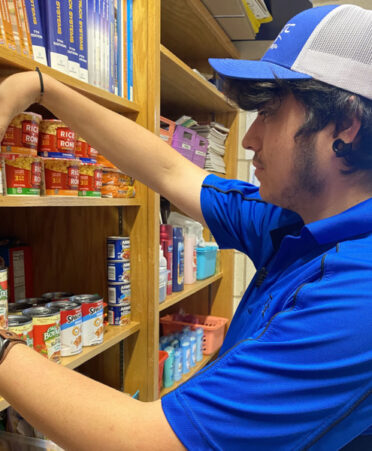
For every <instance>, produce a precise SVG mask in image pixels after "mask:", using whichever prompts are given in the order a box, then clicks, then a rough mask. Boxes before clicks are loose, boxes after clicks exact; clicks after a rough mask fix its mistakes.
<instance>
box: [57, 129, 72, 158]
mask: <svg viewBox="0 0 372 451" xmlns="http://www.w3.org/2000/svg"><path fill="white" fill-rule="evenodd" d="M56 136H57V149H58V150H59V151H60V152H68V153H74V149H75V132H73V131H72V130H70V129H69V128H67V127H63V128H57V134H56Z"/></svg>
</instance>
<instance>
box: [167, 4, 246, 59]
mask: <svg viewBox="0 0 372 451" xmlns="http://www.w3.org/2000/svg"><path fill="white" fill-rule="evenodd" d="M161 42H162V44H164V45H166V46H167V47H168V48H169V49H171V50H172V52H174V53H175V54H176V55H177V56H178V57H180V58H181V59H183V60H185V61H195V60H207V59H208V58H239V51H238V50H237V48H236V47H235V46H234V44H233V43H232V42H231V40H230V38H229V37H228V36H227V34H226V33H225V31H224V30H223V29H222V28H221V26H220V25H219V24H218V23H217V21H216V20H215V19H214V17H213V16H212V15H211V14H210V12H209V11H208V9H207V8H206V7H205V6H204V5H203V3H202V2H201V0H183V1H179V0H162V2H161ZM201 43H202V44H203V45H200V44H201Z"/></svg>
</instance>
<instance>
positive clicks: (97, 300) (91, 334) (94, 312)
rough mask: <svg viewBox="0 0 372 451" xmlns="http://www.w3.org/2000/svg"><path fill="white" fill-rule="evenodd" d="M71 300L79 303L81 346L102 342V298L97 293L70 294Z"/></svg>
mask: <svg viewBox="0 0 372 451" xmlns="http://www.w3.org/2000/svg"><path fill="white" fill-rule="evenodd" d="M71 300H72V302H76V303H78V304H80V305H81V313H82V315H83V346H93V345H97V344H100V343H102V342H103V299H102V298H101V296H99V295H98V294H80V295H76V296H72V298H71Z"/></svg>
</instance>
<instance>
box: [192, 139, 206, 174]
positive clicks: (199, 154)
mask: <svg viewBox="0 0 372 451" xmlns="http://www.w3.org/2000/svg"><path fill="white" fill-rule="evenodd" d="M208 145H209V142H208V139H207V138H203V137H202V136H199V135H196V139H195V145H194V155H193V157H192V162H193V163H194V164H196V165H197V166H199V167H201V168H204V164H205V159H206V158H207V151H208Z"/></svg>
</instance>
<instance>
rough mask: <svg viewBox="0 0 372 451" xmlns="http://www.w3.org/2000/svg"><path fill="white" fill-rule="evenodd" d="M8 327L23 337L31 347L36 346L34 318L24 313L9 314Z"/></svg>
mask: <svg viewBox="0 0 372 451" xmlns="http://www.w3.org/2000/svg"><path fill="white" fill-rule="evenodd" d="M8 328H9V330H10V331H11V332H14V333H15V334H17V335H18V337H20V338H22V340H24V341H25V342H26V344H27V346H28V347H29V348H33V347H34V340H33V327H32V319H31V318H30V317H28V316H24V315H9V316H8Z"/></svg>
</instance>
